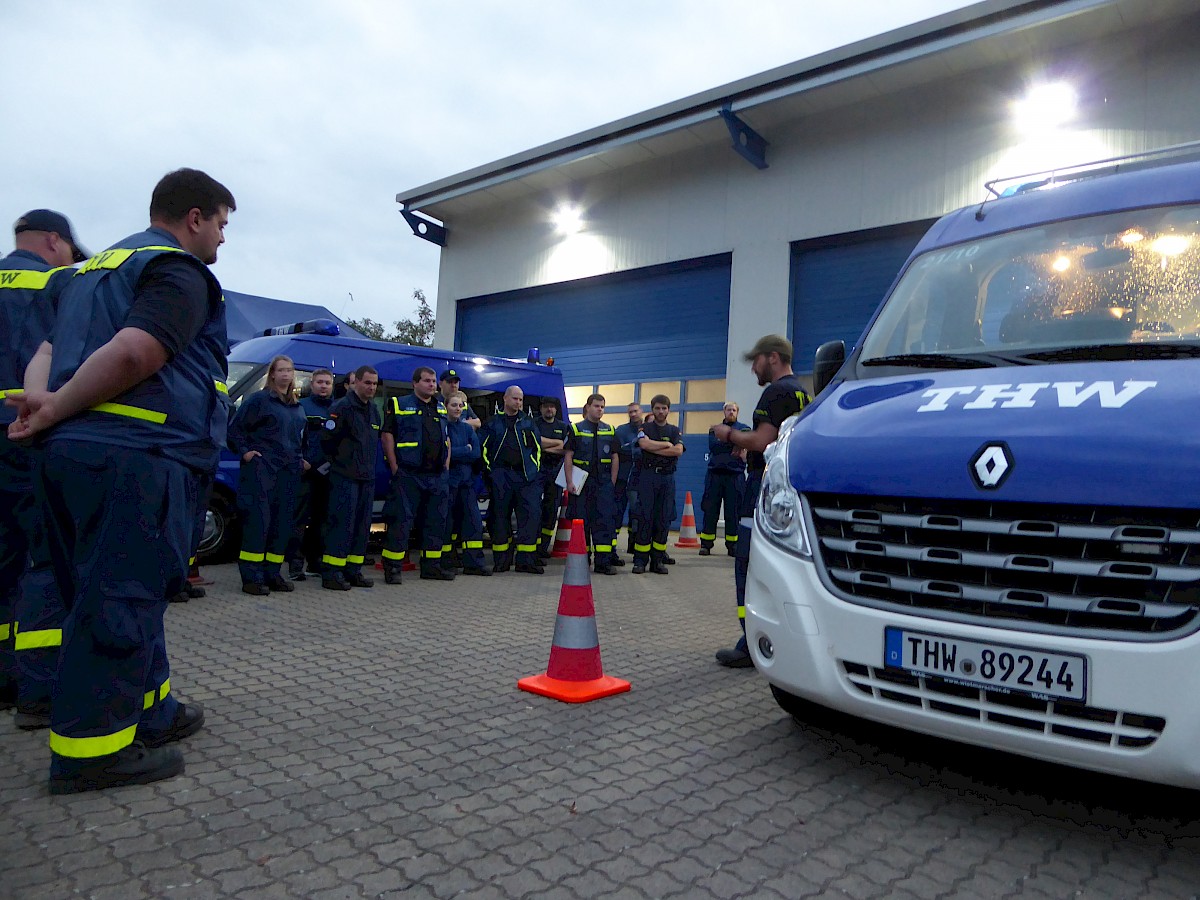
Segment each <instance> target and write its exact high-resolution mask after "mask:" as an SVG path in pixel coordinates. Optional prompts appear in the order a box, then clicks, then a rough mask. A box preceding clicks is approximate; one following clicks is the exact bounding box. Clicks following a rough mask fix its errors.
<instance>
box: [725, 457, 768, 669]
mask: <svg viewBox="0 0 1200 900" xmlns="http://www.w3.org/2000/svg"><path fill="white" fill-rule="evenodd" d="M762 476H763V473H762V472H747V473H746V487H745V489H744V490H743V491H742V502H741V505H740V506H739V507H738V542H737V548H736V555H735V556H734V559H733V585H734V589H735V590H736V591H737V615H738V624H739V625H741V626H742V636H741V637H740V638H738V642H737V647H738V649H739V650H745V649H746V573H747V572H748V571H749V569H750V534H751V530H750V526H751V523H752V522H753V521H754V506H755V504H757V503H758V492H759V490H760V489H761V488H762ZM725 527H726V528H728V527H729V526H728V525H726V526H725Z"/></svg>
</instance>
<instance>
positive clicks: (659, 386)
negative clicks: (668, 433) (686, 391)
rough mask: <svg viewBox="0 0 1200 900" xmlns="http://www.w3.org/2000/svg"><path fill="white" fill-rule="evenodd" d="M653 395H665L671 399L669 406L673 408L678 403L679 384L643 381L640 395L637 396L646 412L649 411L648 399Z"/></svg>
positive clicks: (676, 382)
mask: <svg viewBox="0 0 1200 900" xmlns="http://www.w3.org/2000/svg"><path fill="white" fill-rule="evenodd" d="M655 394H666V395H667V396H668V397H670V398H671V405H672V406H675V405H676V404H678V403H679V382H678V381H643V382H642V385H641V393H640V394H639V395H638V396H639V398H640V399H641V402H642V406H643V407H645V409H646V411H647V412H649V411H650V398H651V397H653V396H654V395H655Z"/></svg>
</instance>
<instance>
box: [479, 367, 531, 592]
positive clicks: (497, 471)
mask: <svg viewBox="0 0 1200 900" xmlns="http://www.w3.org/2000/svg"><path fill="white" fill-rule="evenodd" d="M524 402H525V392H524V391H522V390H521V389H520V388H519V387H517V386H516V385H515V384H514V385H512V386H510V387H509V388H508V390H506V391H505V392H504V412H503V414H501V415H498V416H492V418H491V419H489V420H488V423H487V424H486V425H484V426H483V428H482V434H483V461H484V464H485V465H486V466H487V467H488V469H489V470H490V471H491V473H492V498H491V504H490V507H489V511H488V517H489V522H490V528H491V532H492V571H493V572H507V571H508V570H509V569H510V568H511V567H512V564H513V555H514V548H513V535H512V516H513V512H514V511H515V512H516V514H517V534H516V545H517V546H516V548H515V554H516V562H517V571H518V572H525V573H527V574H529V575H541V574H543V573H544V572H545V571H546V570H545V569H544V568H543V567H542V565H541V561H540V560H539V559H538V556H537V547H538V544H537V539H538V507H539V505H540V498H541V494H540V493H539V490H540V488H541V482H540V481H539V480H538V471H539V469H540V468H541V459H542V446H541V441H540V440H539V439H538V433H537V429H535V428H534V427H533V423H532V422H531V421H530V420H529V419H528V418H526V417H525V416H522V415H521V406H522V405H523V404H524Z"/></svg>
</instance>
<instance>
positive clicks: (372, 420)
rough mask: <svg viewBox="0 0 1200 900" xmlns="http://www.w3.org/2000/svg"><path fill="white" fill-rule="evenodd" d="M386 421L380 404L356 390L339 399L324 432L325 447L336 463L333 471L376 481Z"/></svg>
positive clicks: (322, 442) (356, 479)
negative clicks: (378, 456)
mask: <svg viewBox="0 0 1200 900" xmlns="http://www.w3.org/2000/svg"><path fill="white" fill-rule="evenodd" d="M382 425H383V422H382V420H381V418H380V415H379V407H377V406H376V405H375V404H374V403H372V402H371V401H369V400H360V399H358V394H356V393H354V391H350V393H348V394H346V396H345V397H343V398H342V399H341V400H335V401H334V403H333V406H331V407H330V408H329V420H328V421H327V422H326V423H325V430H324V431H323V432H321V448H322V449H323V450H324V451H325V458H326V459H327V460H328V461H329V463H330V465H331V467H332V468H331V469H330V472H331V473H332V474H337V475H341V476H342V477H343V478H349V479H351V480H352V481H374V480H375V460H376V457H377V455H378V452H379V429H380V428H381V427H382Z"/></svg>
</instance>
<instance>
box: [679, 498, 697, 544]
mask: <svg viewBox="0 0 1200 900" xmlns="http://www.w3.org/2000/svg"><path fill="white" fill-rule="evenodd" d="M675 546H676V547H699V546H700V538H698V537H697V536H696V512H695V510H693V509H692V492H691V491H688V492H687V494H686V495H685V497H684V501H683V521H682V522H680V523H679V540H677V541H676V542H675Z"/></svg>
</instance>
